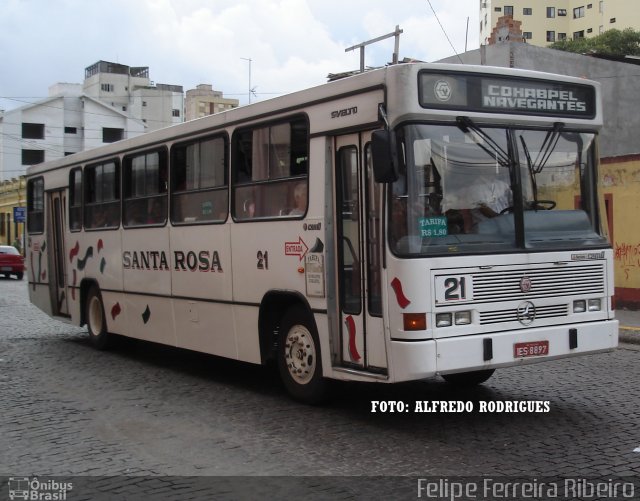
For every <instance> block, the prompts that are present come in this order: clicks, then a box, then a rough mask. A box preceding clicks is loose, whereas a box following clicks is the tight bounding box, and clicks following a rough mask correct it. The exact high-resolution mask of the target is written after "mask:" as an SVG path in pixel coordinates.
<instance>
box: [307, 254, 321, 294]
mask: <svg viewBox="0 0 640 501" xmlns="http://www.w3.org/2000/svg"><path fill="white" fill-rule="evenodd" d="M304 276H305V282H306V286H307V296H309V297H324V296H325V292H324V256H323V255H322V254H307V255H306V256H305V267H304Z"/></svg>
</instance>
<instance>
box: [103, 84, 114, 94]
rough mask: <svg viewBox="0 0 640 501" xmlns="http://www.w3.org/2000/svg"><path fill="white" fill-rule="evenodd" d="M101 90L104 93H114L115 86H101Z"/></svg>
mask: <svg viewBox="0 0 640 501" xmlns="http://www.w3.org/2000/svg"><path fill="white" fill-rule="evenodd" d="M100 90H101V91H103V92H113V90H114V86H113V84H105V83H103V84H100Z"/></svg>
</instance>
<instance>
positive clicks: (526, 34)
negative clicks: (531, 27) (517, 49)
mask: <svg viewBox="0 0 640 501" xmlns="http://www.w3.org/2000/svg"><path fill="white" fill-rule="evenodd" d="M522 38H523V39H524V40H531V39H532V38H533V33H532V32H530V31H524V32H523V33H522Z"/></svg>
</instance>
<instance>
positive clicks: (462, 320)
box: [455, 310, 471, 325]
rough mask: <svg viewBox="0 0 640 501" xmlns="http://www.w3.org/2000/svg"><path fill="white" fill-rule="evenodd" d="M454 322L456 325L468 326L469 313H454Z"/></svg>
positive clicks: (469, 321) (466, 311) (467, 311)
mask: <svg viewBox="0 0 640 501" xmlns="http://www.w3.org/2000/svg"><path fill="white" fill-rule="evenodd" d="M455 322H456V325H469V324H470V323H471V311H469V310H465V311H456V313H455Z"/></svg>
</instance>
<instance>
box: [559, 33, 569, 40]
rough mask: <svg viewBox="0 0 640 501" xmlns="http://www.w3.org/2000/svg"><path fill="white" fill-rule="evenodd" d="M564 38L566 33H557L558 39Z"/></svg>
mask: <svg viewBox="0 0 640 501" xmlns="http://www.w3.org/2000/svg"><path fill="white" fill-rule="evenodd" d="M566 39H567V34H566V33H558V40H566Z"/></svg>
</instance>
